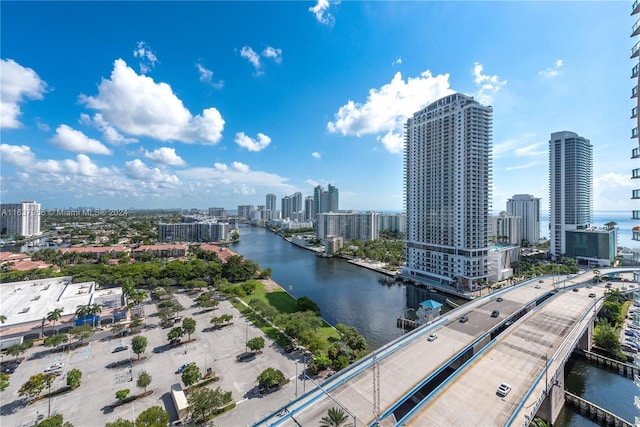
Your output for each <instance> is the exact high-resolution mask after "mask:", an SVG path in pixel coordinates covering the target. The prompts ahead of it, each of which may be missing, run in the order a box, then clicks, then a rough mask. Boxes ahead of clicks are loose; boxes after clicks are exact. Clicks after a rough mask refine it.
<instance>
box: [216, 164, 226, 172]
mask: <svg viewBox="0 0 640 427" xmlns="http://www.w3.org/2000/svg"><path fill="white" fill-rule="evenodd" d="M213 167H214V168H215V170H217V171H223V172H224V171H226V170H227V169H228V167H227V165H226V164H225V163H214V164H213Z"/></svg>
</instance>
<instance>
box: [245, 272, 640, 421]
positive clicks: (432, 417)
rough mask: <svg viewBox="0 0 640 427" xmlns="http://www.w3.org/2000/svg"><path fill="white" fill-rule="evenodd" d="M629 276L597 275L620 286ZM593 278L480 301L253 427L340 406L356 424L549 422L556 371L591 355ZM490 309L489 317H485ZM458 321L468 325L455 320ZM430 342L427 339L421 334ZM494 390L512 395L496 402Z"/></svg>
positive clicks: (601, 287) (559, 388)
mask: <svg viewBox="0 0 640 427" xmlns="http://www.w3.org/2000/svg"><path fill="white" fill-rule="evenodd" d="M634 272H636V273H637V272H638V270H630V269H628V268H611V269H601V274H602V275H605V274H618V275H621V276H622V277H623V278H624V279H626V280H627V281H616V282H613V286H612V287H613V288H614V289H615V288H617V289H623V288H624V290H632V289H633V288H632V286H635V285H634V284H632V280H633V274H634ZM593 278H594V275H593V272H592V271H587V272H583V273H581V274H579V275H575V276H560V277H556V276H547V277H544V278H536V279H533V280H530V281H527V282H524V283H522V284H519V285H516V286H512V287H509V288H506V289H503V290H500V291H498V292H494V293H492V294H490V295H487V296H483V297H480V298H477V299H475V300H473V301H472V302H470V303H467V304H465V305H463V306H461V307H459V308H457V309H455V310H452V311H450V312H448V313H446V314H445V315H443V316H442V317H441V318H439V319H437V320H436V321H434V322H432V323H431V324H430V325H426V326H422V327H420V328H418V329H415V330H414V331H412V332H410V333H408V334H406V335H404V336H402V337H400V338H398V339H396V340H394V341H392V342H391V343H389V344H387V345H385V346H384V347H382V348H380V349H378V350H377V351H375V352H374V353H373V354H371V355H369V356H367V357H366V358H364V359H361V360H360V361H358V362H356V363H355V364H353V365H351V366H350V367H348V368H346V369H344V370H342V371H340V372H339V373H338V374H336V375H334V376H333V377H331V378H329V379H327V380H326V381H324V382H323V383H322V384H316V387H315V388H313V389H311V390H310V391H309V392H307V393H305V394H303V395H302V396H300V397H298V398H297V399H295V400H293V401H291V402H289V403H288V404H287V405H286V406H285V407H283V408H279V409H278V410H277V411H275V412H274V413H273V414H271V415H269V416H267V417H266V418H264V419H262V420H260V421H259V422H257V423H256V424H254V426H256V427H257V426H286V427H289V426H301V425H302V426H307V425H318V423H319V421H320V419H321V418H322V417H324V416H325V415H326V414H327V410H328V409H329V408H331V407H340V408H342V409H343V410H344V411H345V413H346V414H347V415H348V416H349V417H350V419H351V421H350V422H351V423H353V424H354V425H355V426H364V425H366V426H374V425H380V426H395V425H407V426H411V425H420V426H442V425H492V426H495V425H504V426H512V425H513V426H520V425H522V426H527V425H528V424H529V423H530V421H532V420H533V418H534V416H536V415H538V416H540V417H541V418H543V419H545V420H548V421H554V420H555V418H556V416H557V414H558V413H559V411H560V409H561V408H562V405H563V404H564V365H565V362H566V360H567V359H568V358H569V356H570V355H571V352H572V351H573V349H574V348H575V347H580V348H584V349H588V348H590V345H591V338H592V336H593V326H594V323H593V321H594V318H595V315H596V313H597V312H598V311H599V309H600V308H601V306H602V303H603V300H604V293H605V292H606V290H607V289H606V285H605V283H606V281H605V282H601V283H598V284H594V283H593ZM494 310H498V311H499V315H498V317H492V316H491V314H492V312H493V311H494ZM462 316H466V317H468V321H467V322H464V323H463V322H460V321H459V319H460V318H461V317H462ZM433 333H435V334H437V335H438V338H437V339H435V340H433V341H429V340H428V339H427V337H428V336H429V335H430V334H433ZM501 383H508V384H509V385H510V386H511V391H510V392H509V394H507V395H506V396H504V397H499V396H498V395H497V394H496V389H497V387H498V386H499V385H500V384H501Z"/></svg>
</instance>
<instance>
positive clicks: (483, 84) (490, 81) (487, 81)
mask: <svg viewBox="0 0 640 427" xmlns="http://www.w3.org/2000/svg"><path fill="white" fill-rule="evenodd" d="M483 71H484V67H483V65H482V64H480V63H479V62H476V63H475V65H474V66H473V76H474V78H475V80H474V82H475V84H476V86H477V87H478V91H477V92H476V94H475V99H476V101H478V102H479V103H481V104H484V105H490V104H491V103H492V102H493V96H494V95H495V94H496V93H498V91H499V90H500V89H502V88H503V87H504V86H505V85H506V84H507V81H506V80H501V79H500V77H498V76H490V75H488V74H482V72H483Z"/></svg>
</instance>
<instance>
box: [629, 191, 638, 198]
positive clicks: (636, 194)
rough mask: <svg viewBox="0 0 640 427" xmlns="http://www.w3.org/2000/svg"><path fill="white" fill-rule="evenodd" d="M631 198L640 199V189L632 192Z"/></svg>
mask: <svg viewBox="0 0 640 427" xmlns="http://www.w3.org/2000/svg"><path fill="white" fill-rule="evenodd" d="M631 198H632V199H640V190H633V191H632V192H631Z"/></svg>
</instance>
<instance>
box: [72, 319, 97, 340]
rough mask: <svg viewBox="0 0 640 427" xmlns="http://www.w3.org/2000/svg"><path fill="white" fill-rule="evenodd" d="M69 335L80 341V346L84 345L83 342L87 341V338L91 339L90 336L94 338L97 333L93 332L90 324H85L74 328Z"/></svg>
mask: <svg viewBox="0 0 640 427" xmlns="http://www.w3.org/2000/svg"><path fill="white" fill-rule="evenodd" d="M69 333H70V334H71V335H72V336H73V337H74V338H75V339H76V340H78V341H80V345H82V342H83V341H84V340H86V339H87V338H89V337H90V336H92V335H93V334H94V333H95V331H94V330H93V327H92V326H91V325H89V324H86V323H85V324H84V325H80V326H76V327H75V328H72V329H71V330H70V331H69Z"/></svg>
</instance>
